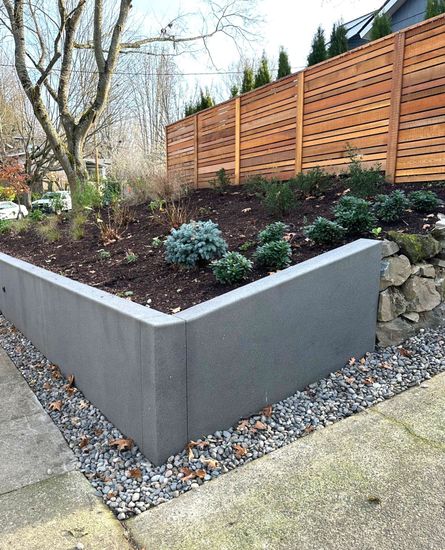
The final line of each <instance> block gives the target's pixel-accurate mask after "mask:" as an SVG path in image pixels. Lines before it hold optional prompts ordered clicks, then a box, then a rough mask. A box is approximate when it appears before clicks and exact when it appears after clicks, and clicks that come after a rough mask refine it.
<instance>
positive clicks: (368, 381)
mask: <svg viewBox="0 0 445 550" xmlns="http://www.w3.org/2000/svg"><path fill="white" fill-rule="evenodd" d="M374 382H375V378H373V377H372V376H369V377H368V378H365V380H364V383H365V384H366V385H367V386H371V385H372V384H374Z"/></svg>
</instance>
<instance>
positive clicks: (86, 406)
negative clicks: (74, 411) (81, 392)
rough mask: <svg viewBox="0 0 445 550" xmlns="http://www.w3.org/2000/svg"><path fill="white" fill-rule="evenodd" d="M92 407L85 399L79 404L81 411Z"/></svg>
mask: <svg viewBox="0 0 445 550" xmlns="http://www.w3.org/2000/svg"><path fill="white" fill-rule="evenodd" d="M89 406H90V404H89V403H88V401H85V399H82V401H81V402H80V403H79V409H87V408H88V407H89Z"/></svg>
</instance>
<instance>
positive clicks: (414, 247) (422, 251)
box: [388, 231, 442, 264]
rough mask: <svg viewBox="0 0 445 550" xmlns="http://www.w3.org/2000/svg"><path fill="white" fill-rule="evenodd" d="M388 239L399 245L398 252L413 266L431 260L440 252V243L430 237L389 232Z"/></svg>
mask: <svg viewBox="0 0 445 550" xmlns="http://www.w3.org/2000/svg"><path fill="white" fill-rule="evenodd" d="M388 237H389V238H390V239H391V240H392V241H394V242H396V243H397V244H398V245H399V247H400V250H401V251H402V252H403V254H405V255H406V256H408V258H409V260H410V261H411V263H413V264H417V263H418V262H421V261H422V260H428V259H429V258H433V257H434V256H437V254H439V252H440V251H441V250H442V247H441V246H440V243H439V242H438V241H436V239H435V238H434V237H432V235H417V234H412V235H410V234H407V233H399V232H398V231H389V232H388Z"/></svg>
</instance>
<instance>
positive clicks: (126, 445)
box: [108, 437, 134, 451]
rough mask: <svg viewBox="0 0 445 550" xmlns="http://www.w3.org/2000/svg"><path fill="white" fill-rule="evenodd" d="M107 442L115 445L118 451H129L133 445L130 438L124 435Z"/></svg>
mask: <svg viewBox="0 0 445 550" xmlns="http://www.w3.org/2000/svg"><path fill="white" fill-rule="evenodd" d="M108 443H109V445H110V446H111V447H117V450H118V451H129V450H130V449H131V448H132V447H133V445H134V441H133V440H132V439H131V438H128V439H125V438H124V437H122V438H120V439H110V441H109V442H108Z"/></svg>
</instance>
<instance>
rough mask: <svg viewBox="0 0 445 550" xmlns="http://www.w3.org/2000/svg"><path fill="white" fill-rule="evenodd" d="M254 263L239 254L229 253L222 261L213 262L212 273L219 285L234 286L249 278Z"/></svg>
mask: <svg viewBox="0 0 445 550" xmlns="http://www.w3.org/2000/svg"><path fill="white" fill-rule="evenodd" d="M252 266H253V264H252V262H251V261H250V260H249V259H247V258H246V257H245V256H243V255H242V254H240V253H239V252H228V253H227V254H226V255H225V256H223V257H222V258H221V259H220V260H215V261H213V262H212V264H211V267H212V272H213V275H215V278H216V280H217V281H218V283H221V284H223V285H233V284H234V283H238V282H240V281H242V280H243V279H246V278H247V277H248V276H249V273H250V272H251V271H252Z"/></svg>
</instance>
